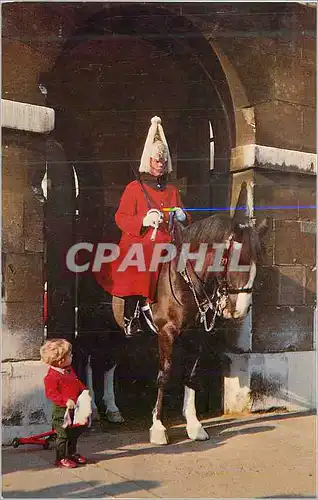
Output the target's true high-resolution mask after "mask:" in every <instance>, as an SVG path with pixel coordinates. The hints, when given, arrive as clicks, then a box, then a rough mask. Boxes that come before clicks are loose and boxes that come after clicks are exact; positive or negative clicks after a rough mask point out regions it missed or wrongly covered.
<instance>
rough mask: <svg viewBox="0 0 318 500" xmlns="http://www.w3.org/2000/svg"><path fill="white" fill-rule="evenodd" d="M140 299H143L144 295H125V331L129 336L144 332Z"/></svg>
mask: <svg viewBox="0 0 318 500" xmlns="http://www.w3.org/2000/svg"><path fill="white" fill-rule="evenodd" d="M140 299H142V297H141V296H139V295H132V296H130V297H125V307H124V331H125V335H126V337H127V338H130V337H132V336H133V335H135V334H138V333H141V332H142V329H141V327H140V322H139V315H140V306H139V301H140Z"/></svg>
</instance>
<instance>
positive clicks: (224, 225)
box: [108, 215, 267, 444]
mask: <svg viewBox="0 0 318 500" xmlns="http://www.w3.org/2000/svg"><path fill="white" fill-rule="evenodd" d="M174 228H175V230H174V237H173V241H174V244H175V246H176V249H177V252H176V255H175V257H174V258H173V259H170V260H169V261H168V260H167V261H166V262H163V263H162V264H161V270H160V274H159V278H158V283H157V301H156V302H154V303H153V304H152V313H153V316H154V322H155V324H156V326H157V328H158V344H159V372H158V378H157V385H158V394H157V400H156V404H155V406H154V409H153V412H152V426H151V428H150V442H151V443H153V444H168V435H167V429H166V427H165V426H164V425H163V423H162V411H163V401H164V391H165V386H166V384H167V382H168V380H169V377H170V375H171V369H172V352H173V345H174V343H175V341H176V339H177V338H178V337H179V336H180V334H181V333H182V332H183V331H184V330H185V329H186V328H188V327H189V326H191V325H193V323H194V322H195V320H196V319H197V318H198V317H199V319H200V321H201V323H203V325H204V327H205V330H206V331H213V328H214V321H215V318H216V317H217V316H219V317H221V318H223V319H225V320H234V321H241V320H243V318H244V317H245V316H246V315H247V313H248V311H249V309H250V307H251V301H252V290H253V284H254V280H255V276H256V268H257V265H258V264H259V262H260V261H261V257H262V238H263V235H264V233H265V231H266V229H267V220H266V219H264V221H262V222H261V223H260V224H259V226H258V227H256V226H255V225H253V224H252V223H251V222H239V221H238V220H237V219H236V218H235V216H234V217H230V216H227V215H222V216H221V215H212V216H211V217H207V218H204V219H202V220H199V221H197V222H194V223H192V224H190V225H189V226H188V227H186V228H182V227H181V225H180V224H178V223H177V222H176V221H175V224H174ZM202 244H203V250H206V252H205V253H204V252H201V251H200V252H201V253H200V254H198V253H197V258H198V259H199V260H200V259H201V265H200V266H197V265H195V266H194V265H193V263H192V261H191V260H190V259H191V257H192V260H193V258H194V256H193V253H192V256H191V255H190V258H189V259H188V260H187V259H185V257H184V248H185V247H184V246H185V245H188V246H187V249H188V250H189V249H191V250H193V249H194V250H197V249H198V247H200V245H202ZM220 248H221V249H222V248H223V250H224V251H223V253H222V254H220V253H219V256H220V255H221V257H222V258H221V260H220V263H219V264H218V265H217V266H215V265H213V266H211V265H209V264H211V262H212V260H213V258H215V257H216V252H217V251H218V249H220ZM201 249H202V247H201ZM237 251H238V252H239V260H238V259H237V264H239V266H240V267H239V268H238V266H237V265H236V266H232V265H231V258H233V256H234V254H235V252H237ZM182 255H183V260H182V258H181V256H182ZM188 257H189V254H188ZM180 258H181V260H180ZM180 262H181V266H180ZM182 263H183V267H182ZM197 263H198V261H197ZM211 267H212V270H211ZM112 309H113V314H114V318H115V320H116V322H117V324H118V325H119V326H120V327H121V328H123V310H124V301H123V299H121V298H119V297H115V296H114V297H113V298H112ZM209 314H210V316H212V318H210V319H208V316H209ZM200 338H202V337H200V336H199V335H198V342H201V341H200V340H199V339H200ZM197 363H198V358H196V359H195V360H194V365H193V370H194V369H195V365H196V364H197ZM193 370H192V371H193ZM190 386H191V384H190V383H189V382H188V381H185V384H184V400H183V416H184V417H185V420H186V431H187V435H188V437H189V438H190V439H191V440H198V441H204V440H206V439H209V435H208V433H207V432H206V431H205V430H204V428H203V426H202V424H201V423H200V422H199V420H198V418H197V414H196V407H195V392H196V391H195V389H194V388H192V387H190ZM108 391H110V392H111V388H108Z"/></svg>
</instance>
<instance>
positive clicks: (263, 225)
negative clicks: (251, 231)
mask: <svg viewBox="0 0 318 500" xmlns="http://www.w3.org/2000/svg"><path fill="white" fill-rule="evenodd" d="M269 226H270V219H269V217H265V218H264V219H263V220H262V221H261V222H260V223H259V224H258V225H257V226H256V229H257V232H258V234H259V237H260V239H262V238H263V237H264V236H265V234H266V233H267V231H268V229H269Z"/></svg>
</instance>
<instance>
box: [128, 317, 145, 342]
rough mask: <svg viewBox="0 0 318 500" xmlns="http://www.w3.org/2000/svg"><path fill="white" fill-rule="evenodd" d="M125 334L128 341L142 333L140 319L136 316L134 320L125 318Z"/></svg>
mask: <svg viewBox="0 0 318 500" xmlns="http://www.w3.org/2000/svg"><path fill="white" fill-rule="evenodd" d="M124 332H125V335H126V338H128V339H129V338H131V337H133V336H134V335H136V334H138V333H141V332H142V329H141V328H140V323H139V319H138V318H136V317H134V316H133V317H132V318H124Z"/></svg>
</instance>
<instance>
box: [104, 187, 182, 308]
mask: <svg viewBox="0 0 318 500" xmlns="http://www.w3.org/2000/svg"><path fill="white" fill-rule="evenodd" d="M143 186H144V189H145V191H146V192H147V194H148V197H149V199H150V201H151V207H149V206H148V204H147V200H146V197H145V195H144V193H143V190H142V188H141V186H140V184H139V183H138V182H137V181H133V182H131V183H130V184H128V186H127V187H126V189H125V191H124V193H123V195H122V197H121V200H120V204H119V208H118V210H117V212H116V214H115V220H116V224H117V226H118V227H119V228H120V229H121V230H122V237H121V240H120V243H119V248H120V255H119V257H118V259H116V260H115V261H113V262H111V263H110V264H103V265H102V267H101V270H100V272H99V273H94V274H95V278H96V280H97V282H98V283H99V284H100V285H101V286H102V287H103V288H104V289H105V290H106V291H107V292H108V293H110V294H111V295H116V296H118V297H125V296H129V295H142V296H143V297H147V298H148V299H149V300H151V301H154V298H155V292H156V287H157V280H158V275H159V269H158V270H157V271H152V272H151V271H149V265H150V262H151V258H152V252H153V249H154V245H155V244H156V243H169V242H170V241H171V237H170V234H169V232H168V225H169V212H163V214H164V221H163V222H162V224H160V226H159V228H158V231H157V235H156V238H155V241H151V239H150V238H151V235H152V233H153V227H150V228H146V229H143V230H142V221H143V218H144V217H145V215H146V213H147V211H148V210H149V209H150V208H156V209H158V210H160V211H162V209H163V208H164V207H166V208H167V207H181V208H183V204H182V201H181V197H180V193H179V191H178V189H177V188H176V187H175V186H173V185H172V184H167V185H166V187H165V189H163V190H159V189H154V188H152V187H151V186H149V185H147V184H146V183H143ZM135 243H141V244H142V249H143V255H144V261H145V267H146V270H145V271H140V270H138V268H137V267H135V266H129V267H127V269H126V270H125V271H123V272H119V271H118V267H119V266H120V264H121V262H122V261H123V259H124V258H125V256H126V254H127V252H128V250H129V249H130V247H131V245H132V244H135Z"/></svg>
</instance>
